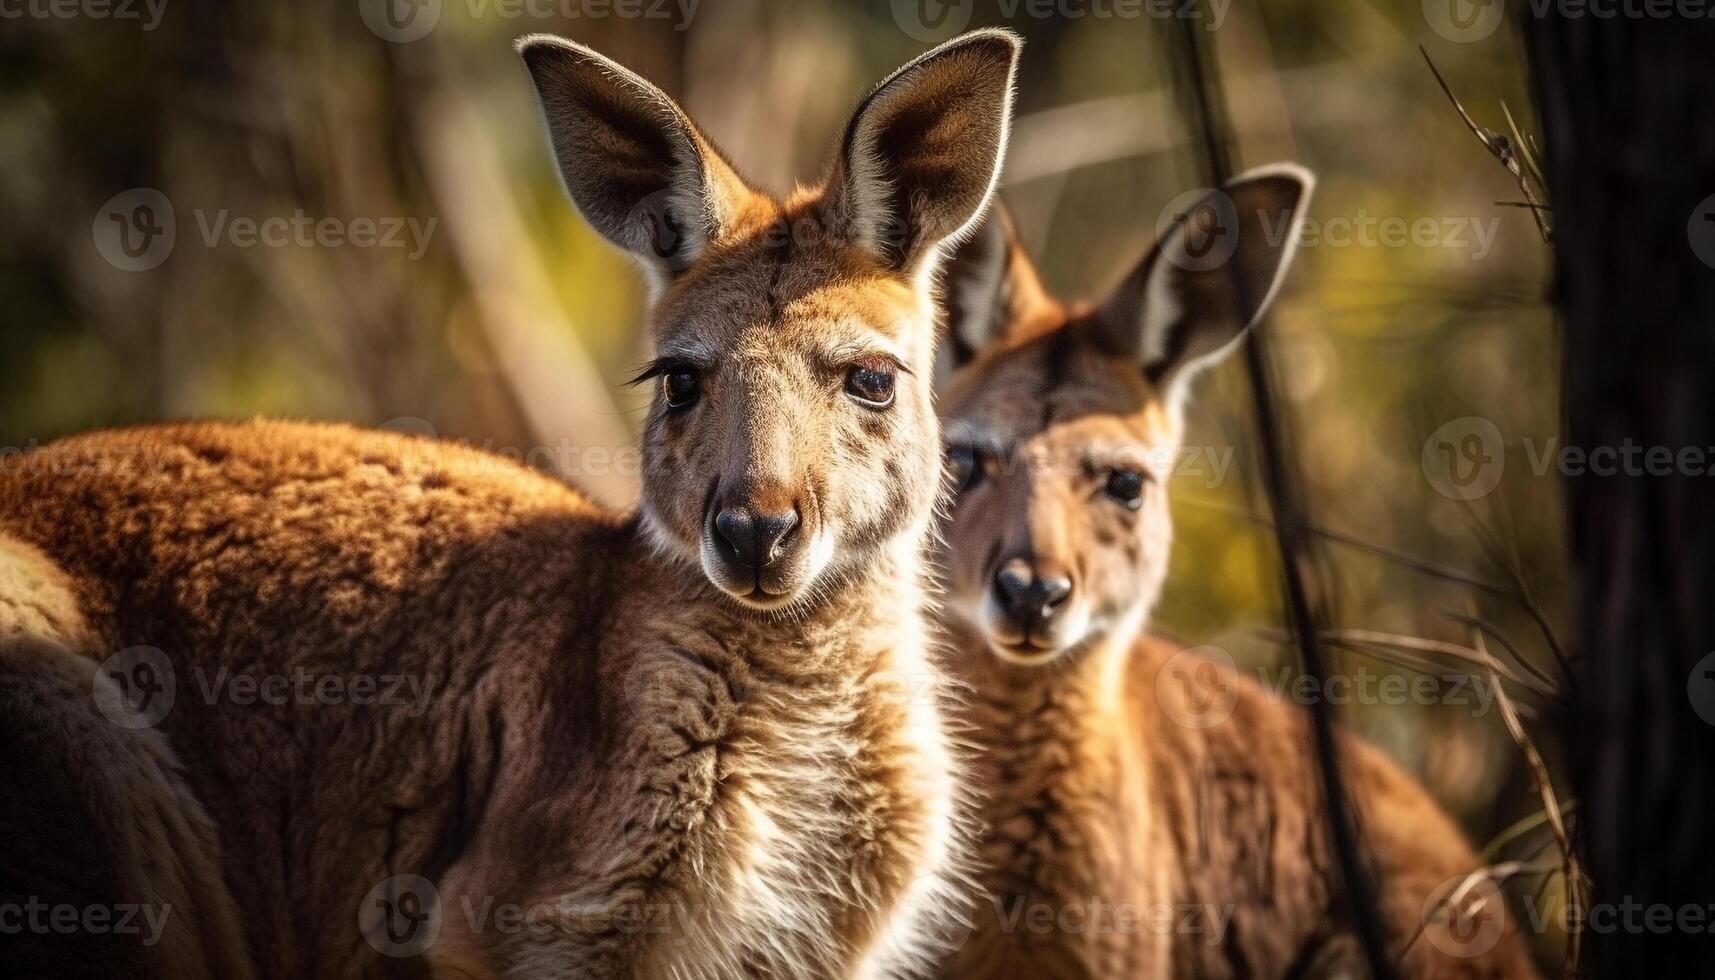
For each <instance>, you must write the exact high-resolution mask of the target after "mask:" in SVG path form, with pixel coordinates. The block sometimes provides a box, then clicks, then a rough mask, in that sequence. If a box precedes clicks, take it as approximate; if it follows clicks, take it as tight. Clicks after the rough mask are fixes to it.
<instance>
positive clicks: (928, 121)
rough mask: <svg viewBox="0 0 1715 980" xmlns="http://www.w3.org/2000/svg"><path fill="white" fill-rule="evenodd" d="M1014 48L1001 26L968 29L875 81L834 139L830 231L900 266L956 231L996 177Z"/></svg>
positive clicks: (927, 257)
mask: <svg viewBox="0 0 1715 980" xmlns="http://www.w3.org/2000/svg"><path fill="white" fill-rule="evenodd" d="M1021 46H1022V42H1021V41H1020V40H1019V39H1018V36H1017V35H1015V34H1013V33H1012V32H1010V31H1004V30H985V31H974V32H972V33H970V34H965V35H963V36H960V37H957V38H954V39H953V40H951V41H948V42H947V43H946V44H943V45H941V46H940V47H938V48H935V49H933V50H931V51H929V52H928V53H926V54H924V55H922V56H921V57H919V58H918V59H917V60H915V61H913V62H911V63H910V64H908V65H906V66H905V67H903V68H901V69H899V70H898V71H896V72H894V73H893V74H892V75H890V76H889V77H888V78H887V80H886V81H883V82H882V83H881V84H880V85H878V86H876V88H875V91H873V92H871V93H870V94H869V96H868V97H867V98H865V99H864V100H863V103H862V104H861V105H859V106H858V108H857V112H856V113H855V114H854V115H853V116H852V120H851V122H850V123H849V124H848V125H847V127H846V131H845V136H844V138H843V139H841V141H840V149H839V155H838V157H837V158H836V159H835V163H834V173H833V176H832V177H831V178H830V180H829V184H828V194H827V201H828V210H827V221H828V224H829V227H830V229H832V230H834V231H835V233H836V234H839V235H841V236H842V237H844V238H846V239H847V240H849V241H851V242H853V243H854V244H856V245H858V246H859V247H861V248H864V249H867V250H868V251H870V252H872V253H873V254H875V255H876V256H878V257H879V258H880V259H881V260H882V261H883V262H885V263H887V264H888V265H889V266H891V267H893V268H895V269H898V270H900V271H902V272H916V271H919V270H921V269H922V268H924V267H925V265H926V263H932V261H933V259H934V257H935V256H937V255H938V254H939V248H940V246H941V243H943V242H945V241H947V240H948V239H956V238H958V237H959V236H960V235H961V234H962V233H963V232H965V230H966V229H967V228H968V227H969V226H970V224H971V223H972V222H973V221H974V220H975V219H976V218H977V217H978V216H979V215H980V214H981V213H982V210H983V207H984V205H986V204H987V203H988V200H989V197H990V196H991V195H992V194H993V193H994V187H995V184H996V183H997V182H998V180H999V178H1000V167H1001V161H1002V159H1003V158H1004V157H1005V155H1006V137H1007V130H1008V127H1009V126H1010V124H1011V118H1012V82H1013V75H1014V73H1015V71H1016V70H1017V67H1018V54H1019V50H1020V48H1021Z"/></svg>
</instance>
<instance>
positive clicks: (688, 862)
mask: <svg viewBox="0 0 1715 980" xmlns="http://www.w3.org/2000/svg"><path fill="white" fill-rule="evenodd" d="M674 659H675V660H677V661H678V663H665V662H664V663H662V664H660V666H659V669H658V670H655V671H650V673H652V674H653V675H654V676H652V677H651V678H650V681H649V683H648V684H647V685H646V687H644V688H640V690H646V691H647V692H648V694H647V696H646V699H647V702H648V708H647V711H646V721H645V723H644V725H643V726H641V730H642V731H643V732H645V733H646V736H645V738H644V739H643V740H642V742H643V744H644V745H645V746H646V749H645V751H644V752H643V753H642V757H640V758H639V759H638V760H637V765H636V766H635V767H634V768H633V769H632V771H633V772H635V773H636V774H637V783H636V785H635V793H636V797H635V798H636V800H637V801H638V804H639V810H640V811H641V813H642V817H641V819H636V820H635V821H634V823H633V830H634V832H633V833H632V834H631V835H630V836H631V838H632V840H631V843H632V844H633V846H632V847H631V848H630V851H631V853H633V854H634V855H636V856H637V859H638V860H639V861H640V862H642V863H644V864H646V865H648V864H653V865H655V866H654V867H653V868H652V869H651V873H650V874H649V875H648V876H646V877H644V878H642V879H641V882H642V884H641V887H642V888H643V890H645V891H646V892H647V895H646V897H645V901H646V902H647V903H648V904H649V905H651V906H652V907H653V909H654V913H653V914H654V915H655V916H657V917H659V916H666V917H667V923H668V924H667V925H666V926H665V927H664V928H661V929H660V930H659V931H658V932H657V934H656V935H655V936H653V937H652V941H651V942H650V943H649V944H648V945H649V953H648V957H647V958H648V961H649V963H650V968H649V969H648V971H647V972H648V973H651V974H659V975H671V976H681V975H687V976H688V975H718V976H734V975H761V976H772V975H778V976H847V975H852V974H853V973H854V971H855V972H859V973H861V972H863V971H864V970H865V969H867V968H868V966H867V964H876V965H877V966H876V967H875V968H877V969H879V968H880V967H879V964H881V963H883V962H893V961H896V960H898V959H899V958H901V957H908V956H909V955H910V953H911V950H912V948H913V947H914V946H915V945H919V944H920V943H921V941H922V940H921V937H920V935H919V933H921V932H924V931H925V927H924V926H923V924H922V923H919V922H918V921H916V919H917V918H918V917H921V916H927V915H929V914H931V913H932V912H933V908H932V905H931V904H930V903H925V902H921V901H918V902H915V903H914V902H913V901H910V900H909V899H911V897H912V893H913V890H915V892H916V893H931V892H934V893H938V892H939V891H940V890H942V889H943V888H944V887H946V886H945V885H944V883H943V882H941V880H940V876H941V875H942V874H943V873H944V872H945V870H946V868H945V865H946V864H947V863H948V861H949V860H950V858H951V854H952V850H953V840H952V837H953V819H952V814H951V803H950V799H951V788H950V773H949V768H950V762H949V759H948V758H947V757H946V755H945V748H944V744H943V741H942V734H941V730H940V724H939V718H938V717H937V715H936V714H935V712H936V705H935V702H934V700H933V692H932V691H930V692H925V691H922V690H913V689H911V687H910V686H909V685H906V684H902V683H900V682H899V681H898V679H896V678H893V677H891V676H885V677H882V678H880V679H879V681H878V679H877V678H876V677H875V676H874V675H870V676H866V677H843V676H835V675H832V674H830V675H829V676H826V677H812V678H785V677H780V676H774V675H771V674H769V673H768V672H767V671H766V670H761V669H758V668H756V667H754V666H753V665H751V664H749V663H746V662H743V661H737V660H725V659H719V658H715V657H710V656H697V655H691V654H686V653H684V652H683V651H681V652H679V653H678V654H676V655H675V656H674Z"/></svg>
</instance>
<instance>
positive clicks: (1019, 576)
mask: <svg viewBox="0 0 1715 980" xmlns="http://www.w3.org/2000/svg"><path fill="white" fill-rule="evenodd" d="M994 588H995V595H996V596H997V597H998V598H999V599H1000V607H1001V608H1002V609H1005V610H1006V612H1007V615H1009V616H1011V617H1012V618H1013V619H1014V620H1015V621H1017V622H1019V623H1023V624H1029V623H1034V622H1036V621H1037V620H1046V619H1048V618H1050V617H1052V616H1053V615H1054V610H1055V609H1056V608H1058V607H1059V606H1060V604H1061V603H1064V602H1065V601H1066V597H1067V596H1069V595H1071V594H1072V580H1071V579H1070V578H1068V577H1066V576H1065V575H1061V574H1050V573H1043V572H1041V571H1039V570H1038V569H1037V568H1036V566H1034V565H1032V564H1031V563H1030V562H1028V561H1025V560H1024V559H1023V558H1014V559H1012V560H1011V561H1008V562H1006V563H1005V564H1003V565H1001V566H1000V568H999V570H997V571H996V572H995V573H994Z"/></svg>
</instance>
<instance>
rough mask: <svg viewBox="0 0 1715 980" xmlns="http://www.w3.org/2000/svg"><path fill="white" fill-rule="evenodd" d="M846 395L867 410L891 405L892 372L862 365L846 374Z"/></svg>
mask: <svg viewBox="0 0 1715 980" xmlns="http://www.w3.org/2000/svg"><path fill="white" fill-rule="evenodd" d="M846 394H848V395H850V396H852V397H853V398H855V399H857V400H858V402H859V404H862V405H864V406H865V407H868V408H886V407H887V406H889V405H892V404H893V372H892V371H888V370H886V369H884V368H875V367H865V366H864V365H862V364H859V365H858V366H856V367H854V368H852V369H851V370H850V371H849V372H847V373H846Z"/></svg>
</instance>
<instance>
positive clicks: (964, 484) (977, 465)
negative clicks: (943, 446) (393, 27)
mask: <svg viewBox="0 0 1715 980" xmlns="http://www.w3.org/2000/svg"><path fill="white" fill-rule="evenodd" d="M947 470H948V471H949V472H951V473H952V474H953V492H954V493H964V492H965V491H966V490H969V489H970V488H972V487H974V486H976V485H977V484H978V483H981V482H982V479H983V459H982V454H980V453H978V452H977V450H976V447H974V446H948V447H947Z"/></svg>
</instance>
